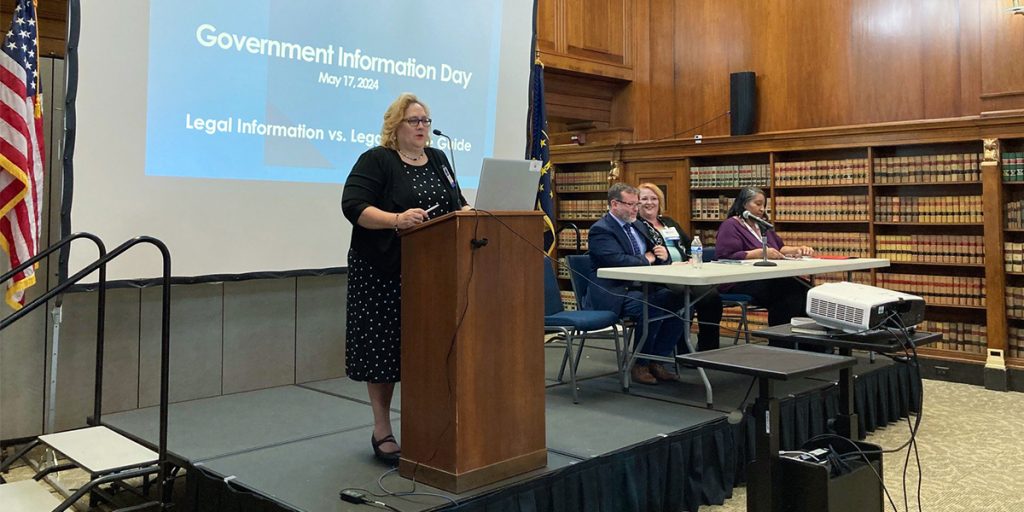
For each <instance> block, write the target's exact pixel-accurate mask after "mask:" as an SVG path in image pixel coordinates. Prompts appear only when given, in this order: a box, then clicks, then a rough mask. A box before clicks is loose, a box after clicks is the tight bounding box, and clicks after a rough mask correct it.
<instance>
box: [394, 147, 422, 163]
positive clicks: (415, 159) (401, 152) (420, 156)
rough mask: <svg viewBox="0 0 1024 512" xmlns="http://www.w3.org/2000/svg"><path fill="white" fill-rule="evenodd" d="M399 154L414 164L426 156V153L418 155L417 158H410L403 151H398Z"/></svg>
mask: <svg viewBox="0 0 1024 512" xmlns="http://www.w3.org/2000/svg"><path fill="white" fill-rule="evenodd" d="M398 154H399V155H402V156H404V157H405V158H406V159H408V160H412V161H413V162H415V161H417V160H419V159H420V158H423V157H424V156H426V153H420V154H418V155H416V156H409V155H407V154H405V152H404V151H402V150H401V149H399V150H398Z"/></svg>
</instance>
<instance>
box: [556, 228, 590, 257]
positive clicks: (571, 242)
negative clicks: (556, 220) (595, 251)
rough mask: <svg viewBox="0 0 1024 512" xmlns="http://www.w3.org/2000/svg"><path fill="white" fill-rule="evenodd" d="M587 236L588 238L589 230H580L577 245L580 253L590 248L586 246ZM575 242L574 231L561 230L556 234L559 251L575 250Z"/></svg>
mask: <svg viewBox="0 0 1024 512" xmlns="http://www.w3.org/2000/svg"><path fill="white" fill-rule="evenodd" d="M589 236H590V229H588V228H580V238H579V243H580V250H581V251H586V250H589V249H590V246H589V245H588V244H587V238H588V237H589ZM576 242H577V240H576V230H573V229H563V230H562V231H560V232H559V233H558V248H559V249H565V250H570V251H574V250H576Z"/></svg>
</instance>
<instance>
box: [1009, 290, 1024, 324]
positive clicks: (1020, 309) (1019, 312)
mask: <svg viewBox="0 0 1024 512" xmlns="http://www.w3.org/2000/svg"><path fill="white" fill-rule="evenodd" d="M1006 314H1007V315H1008V316H1011V317H1013V318H1024V287H1020V286H1007V287H1006Z"/></svg>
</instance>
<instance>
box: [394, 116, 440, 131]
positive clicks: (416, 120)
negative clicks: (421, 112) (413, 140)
mask: <svg viewBox="0 0 1024 512" xmlns="http://www.w3.org/2000/svg"><path fill="white" fill-rule="evenodd" d="M402 121H405V122H406V123H409V126H412V127H413V128H416V127H417V126H418V125H420V124H423V126H430V123H432V122H433V121H434V120H433V119H431V118H429V117H407V118H405V119H402Z"/></svg>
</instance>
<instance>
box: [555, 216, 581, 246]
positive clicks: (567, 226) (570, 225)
mask: <svg viewBox="0 0 1024 512" xmlns="http://www.w3.org/2000/svg"><path fill="white" fill-rule="evenodd" d="M570 228H571V229H572V230H573V231H575V232H576V252H580V250H581V247H582V243H581V238H580V228H579V227H577V226H576V224H573V223H572V222H566V223H564V224H562V227H561V229H559V230H558V233H561V232H562V231H565V230H566V229H570ZM555 245H556V246H557V245H558V234H556V235H555Z"/></svg>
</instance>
